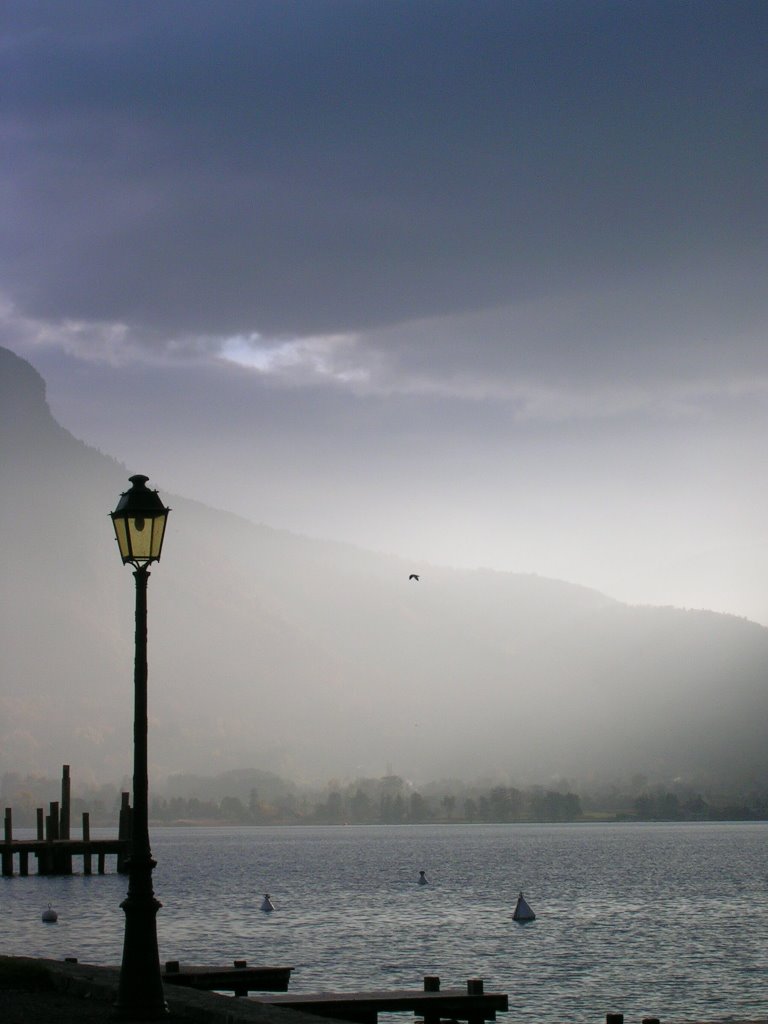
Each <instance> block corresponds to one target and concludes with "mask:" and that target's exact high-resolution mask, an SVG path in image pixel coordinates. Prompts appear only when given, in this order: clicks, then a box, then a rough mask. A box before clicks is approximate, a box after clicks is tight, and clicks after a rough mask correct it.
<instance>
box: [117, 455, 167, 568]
mask: <svg viewBox="0 0 768 1024" xmlns="http://www.w3.org/2000/svg"><path fill="white" fill-rule="evenodd" d="M148 479H149V477H146V476H140V475H136V476H132V477H130V481H131V484H132V485H133V486H132V487H131V489H130V490H129V491H125V492H124V493H123V494H121V495H120V500H119V501H118V503H117V508H116V509H115V511H114V512H110V515H111V517H112V523H113V524H114V527H115V536H116V537H117V546H118V547H119V548H120V557H121V558H122V560H123V564H124V565H125V564H126V563H130V564H131V565H135V566H136V568H137V569H138V568H140V567H141V566H147V565H149V564H150V562H159V561H160V551H161V550H162V547H163V536H164V535H165V524H166V522H167V519H168V513H169V512H170V511H171V510H170V509H169V508H166V507H165V505H163V503H162V501H161V500H160V496H159V494H158V493H157V491H151V490H150V489H149V488H148V487H147V480H148Z"/></svg>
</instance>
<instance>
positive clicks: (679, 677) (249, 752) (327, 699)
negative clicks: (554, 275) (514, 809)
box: [0, 349, 768, 781]
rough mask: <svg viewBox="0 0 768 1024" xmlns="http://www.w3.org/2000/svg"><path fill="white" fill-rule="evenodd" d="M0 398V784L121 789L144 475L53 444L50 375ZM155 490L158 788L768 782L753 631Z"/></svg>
mask: <svg viewBox="0 0 768 1024" xmlns="http://www.w3.org/2000/svg"><path fill="white" fill-rule="evenodd" d="M0 381H2V393H0V407H1V408H3V409H4V413H3V417H2V420H0V423H1V424H2V436H3V449H4V458H3V468H2V473H3V481H4V486H3V498H2V501H0V531H2V533H1V534H0V535H1V536H2V539H3V541H4V549H5V550H6V552H7V553H8V554H7V560H8V566H7V569H8V571H6V573H5V574H4V582H3V584H2V586H3V598H4V607H5V608H6V609H7V614H4V616H3V621H2V624H0V645H1V646H2V650H3V652H4V653H3V655H2V687H1V688H0V711H1V712H2V713H1V714H0V723H1V724H0V751H1V752H0V771H19V770H21V771H35V770H41V771H47V772H50V773H51V774H54V773H55V771H56V770H57V768H58V766H59V765H60V764H61V763H64V762H66V763H70V764H72V765H73V771H74V772H76V774H77V775H78V777H86V778H87V777H88V776H89V774H90V775H91V776H93V777H105V776H108V777H110V778H122V777H125V776H126V775H128V774H129V771H130V764H131V760H130V755H131V752H130V741H131V713H132V712H131V708H132V694H131V688H132V644H133V632H132V626H133V623H132V615H133V607H132V605H133V581H132V580H131V579H130V576H129V573H128V572H126V571H125V569H123V570H122V577H123V578H122V579H121V578H120V569H121V566H120V562H119V559H118V555H117V551H116V548H115V542H114V538H113V536H112V532H111V524H110V523H109V522H108V517H107V513H108V512H109V510H110V509H111V508H113V507H114V504H115V503H116V500H117V497H118V495H119V493H120V492H121V491H123V490H125V489H126V488H127V486H128V479H127V478H128V472H127V471H126V470H125V469H124V467H122V466H121V465H120V464H119V463H118V462H116V461H115V460H114V459H112V458H110V457H109V456H107V455H104V454H103V453H101V452H99V451H97V450H96V449H94V448H90V447H88V446H87V445H85V444H84V443H83V442H81V441H78V440H77V439H76V438H74V437H73V436H72V435H71V434H70V433H69V432H68V431H66V429H65V428H64V427H61V426H60V425H59V424H57V423H56V421H55V419H54V418H53V417H52V416H51V413H50V410H49V409H48V406H47V403H46V399H45V384H44V381H43V380H42V378H41V377H40V376H39V375H38V374H37V373H36V371H34V370H33V369H32V367H31V366H29V364H28V363H26V362H25V361H24V360H22V359H20V357H18V356H16V355H14V354H13V353H10V352H9V351H8V350H4V349H0ZM139 470H143V471H144V472H152V471H153V467H152V466H148V467H137V468H136V471H139ZM150 486H155V487H159V488H160V491H161V494H162V497H163V498H164V500H165V501H166V502H167V503H168V504H170V505H171V507H172V512H171V517H170V519H169V528H168V536H167V539H166V546H165V548H164V552H163V559H162V563H161V564H159V565H158V566H156V567H155V568H154V569H153V572H152V579H151V581H150V591H149V685H150V759H151V763H152V771H153V773H154V774H155V775H156V776H158V775H159V776H166V775H168V774H172V773H174V772H179V771H187V772H193V773H194V772H197V773H201V774H214V773H217V772H221V771H226V770H234V769H237V768H242V767H259V768H263V769H269V770H271V771H277V772H279V773H280V774H287V775H289V776H291V777H294V778H296V779H308V778H317V777H318V776H319V775H321V774H322V773H326V775H344V776H347V775H350V774H354V773H355V772H359V773H360V774H382V773H383V770H384V766H385V765H386V764H393V765H395V766H396V769H397V770H398V772H399V773H400V774H403V775H407V776H409V777H412V778H422V779H423V778H426V777H438V776H440V775H445V776H448V775H450V776H453V777H456V776H458V775H463V776H464V777H470V776H476V775H479V774H481V773H486V774H487V773H488V772H493V773H496V774H497V775H498V776H499V777H500V778H513V779H516V780H520V781H540V780H541V779H542V778H545V777H546V776H548V775H551V774H561V775H566V776H568V777H572V776H581V777H588V776H592V777H596V776H599V775H604V774H605V773H606V772H614V773H617V772H620V771H625V772H627V773H630V772H640V771H642V772H645V773H646V774H649V775H651V776H653V775H654V774H659V775H663V774H669V773H672V775H673V776H674V775H686V774H688V775H692V774H696V773H698V774H699V775H700V776H702V777H704V776H706V775H707V774H710V775H711V774H713V773H719V774H721V775H739V777H744V776H745V775H746V776H749V777H751V776H752V775H754V774H755V773H758V774H759V773H762V772H764V771H765V767H766V758H765V755H764V754H763V753H762V746H763V744H762V737H761V736H760V729H759V727H758V723H759V722H760V721H761V720H763V717H762V716H764V715H765V712H766V710H768V708H767V707H766V703H767V702H766V696H765V693H764V689H765V688H764V686H763V682H762V680H763V676H762V666H763V665H765V664H766V663H768V661H767V660H766V659H767V658H768V631H766V630H765V629H763V627H761V626H758V625H757V624H755V623H751V622H749V621H748V620H745V619H741V618H738V617H735V616H724V615H721V614H719V613H714V612H706V611H691V610H684V609H671V608H656V607H652V606H648V607H631V606H628V605H624V604H622V603H621V602H618V601H615V600H614V599H612V598H610V597H608V596H606V595H603V594H600V593H599V592H597V591H594V590H591V589H590V588H586V587H580V586H579V585H578V584H573V583H565V582H562V581H557V580H550V579H547V578H546V577H539V576H536V575H532V574H515V573H498V572H494V571H493V570H488V569H477V570H464V569H454V568H448V567H441V566H427V567H424V566H423V565H419V566H416V567H414V564H413V562H412V561H406V560H405V559H403V558H400V557H397V556H393V555H386V554H382V553H378V552H372V551H367V550H365V549H362V548H358V547H355V546H353V545H348V544H345V543H344V542H342V541H320V540H316V539H313V538H307V537H301V536H299V535H295V534H292V533H290V532H289V531H285V530H280V529H279V528H274V527H271V526H264V525H261V524H256V523H252V522H250V521H249V520H247V519H245V518H243V517H239V516H235V515H233V514H232V513H228V512H221V511H218V510H216V509H211V508H210V507H208V506H206V505H203V504H202V503H200V502H196V501H194V500H191V499H186V498H183V497H180V496H176V495H172V494H167V493H165V491H164V489H163V488H162V467H159V468H158V471H157V473H156V475H155V476H154V477H153V476H150ZM414 569H415V571H419V572H420V575H421V580H420V581H419V582H409V580H408V575H409V574H410V572H412V571H414Z"/></svg>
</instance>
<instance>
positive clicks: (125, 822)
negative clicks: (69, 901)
mask: <svg viewBox="0 0 768 1024" xmlns="http://www.w3.org/2000/svg"><path fill="white" fill-rule="evenodd" d="M128 799H129V797H128V794H127V793H123V795H122V805H121V807H120V820H119V825H118V834H117V838H116V839H91V824H90V815H89V814H88V812H87V811H84V812H83V818H82V834H81V837H80V838H79V839H73V838H72V836H71V822H70V816H71V803H70V778H69V765H67V764H65V765H64V766H63V769H62V778H61V803H59V801H58V800H53V801H51V804H50V808H49V813H48V814H47V815H46V814H44V811H43V808H42V807H38V808H37V837H36V838H35V839H14V838H13V810H12V808H10V807H6V809H5V821H4V833H3V842H2V844H0V865H1V867H2V874H3V875H4V876H6V877H11V876H13V875H14V874H15V870H14V868H15V863H16V858H17V857H18V866H19V874H20V875H22V876H24V875H28V874H29V857H30V854H32V855H33V856H35V857H37V874H38V875H71V874H72V861H73V858H74V857H82V864H83V874H84V875H90V874H93V862H94V859H95V861H96V868H97V871H98V873H99V874H100V875H103V874H104V873H105V871H106V858H107V857H108V856H114V857H116V859H117V864H116V869H117V871H118V872H119V873H120V874H125V873H126V862H127V859H128V852H129V847H130V837H131V807H130V804H129V802H128Z"/></svg>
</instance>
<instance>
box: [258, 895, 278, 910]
mask: <svg viewBox="0 0 768 1024" xmlns="http://www.w3.org/2000/svg"><path fill="white" fill-rule="evenodd" d="M261 909H262V910H263V911H264V912H265V913H266V914H271V913H272V911H273V910H274V909H275V908H274V907H273V906H272V900H271V899H270V898H269V893H268V892H265V893H264V899H263V900H262V901H261Z"/></svg>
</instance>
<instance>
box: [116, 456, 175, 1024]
mask: <svg viewBox="0 0 768 1024" xmlns="http://www.w3.org/2000/svg"><path fill="white" fill-rule="evenodd" d="M147 479H148V478H147V477H145V476H132V477H131V478H130V480H131V485H132V486H131V489H130V490H129V491H125V493H123V494H122V495H121V496H120V500H119V501H118V503H117V508H116V509H115V511H114V512H111V513H110V515H111V517H112V522H113V524H114V527H115V536H116V537H117V544H118V547H119V548H120V557H121V558H122V560H123V565H125V564H130V565H132V566H133V568H134V573H133V576H134V579H135V580H136V660H135V663H134V675H133V680H134V713H133V817H132V825H131V845H130V854H129V858H128V864H127V867H128V895H127V897H126V898H125V899H124V900H123V902H122V903H121V904H120V906H121V907H122V908H123V910H124V911H125V935H124V938H123V962H122V966H121V968H120V984H119V987H118V992H117V1003H116V1004H115V1016H116V1017H117V1018H119V1019H121V1020H137V1021H139V1020H159V1019H160V1018H163V1017H166V1016H167V1015H168V1007H167V1005H166V1002H165V996H164V994H163V980H162V976H161V974H160V957H159V954H158V951H157V922H156V917H157V912H158V910H159V909H160V907H161V906H162V904H161V903H160V902H159V901H158V900H156V899H155V894H154V892H153V890H152V869H153V868H154V867H155V861H154V860H153V859H152V851H151V850H150V847H149V808H148V790H149V783H148V778H147V580H148V579H149V569H148V567H149V565H150V564H151V563H152V562H159V561H160V550H161V548H162V546H163V535H164V533H165V524H166V520H167V518H168V513H169V512H170V509H168V508H166V507H165V506H164V505H163V503H162V501H161V500H160V496H159V495H158V493H157V491H151V490H149V488H148V487H147V486H146V484H147Z"/></svg>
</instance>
